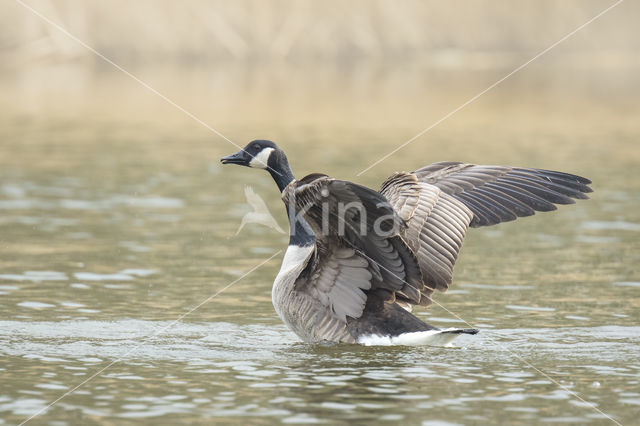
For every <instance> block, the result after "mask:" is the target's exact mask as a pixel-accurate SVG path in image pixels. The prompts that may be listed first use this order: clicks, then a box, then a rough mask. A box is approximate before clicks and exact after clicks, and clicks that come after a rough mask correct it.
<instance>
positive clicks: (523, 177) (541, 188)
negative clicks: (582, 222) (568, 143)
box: [413, 162, 592, 227]
mask: <svg viewBox="0 0 640 426" xmlns="http://www.w3.org/2000/svg"><path fill="white" fill-rule="evenodd" d="M413 174H414V175H415V176H416V177H417V178H418V180H419V181H420V182H424V183H428V184H431V185H434V186H436V187H438V188H440V189H441V190H442V191H444V192H445V193H447V194H450V195H452V196H453V197H454V198H456V199H457V200H459V201H461V202H462V203H464V204H465V205H466V206H467V207H468V208H469V209H470V210H471V211H472V212H473V220H472V221H471V224H470V226H472V227H479V226H488V225H495V224H497V223H500V222H507V221H511V220H515V219H516V218H518V217H523V216H531V215H533V214H534V213H535V212H536V211H551V210H555V209H556V206H555V205H554V204H573V203H574V202H575V201H574V199H587V198H588V197H587V196H586V195H585V193H589V192H592V190H591V188H589V186H588V185H589V184H590V183H591V181H590V180H589V179H586V178H583V177H581V176H576V175H572V174H568V173H562V172H556V171H551V170H541V169H526V168H520V167H504V166H477V165H474V164H463V163H454V162H442V163H434V164H431V165H429V166H426V167H423V168H421V169H419V170H416V171H415V172H413Z"/></svg>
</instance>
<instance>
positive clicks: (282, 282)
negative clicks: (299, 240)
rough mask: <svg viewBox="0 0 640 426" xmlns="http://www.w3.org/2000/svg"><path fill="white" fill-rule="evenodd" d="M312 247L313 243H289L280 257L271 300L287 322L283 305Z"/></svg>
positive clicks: (288, 297)
mask: <svg viewBox="0 0 640 426" xmlns="http://www.w3.org/2000/svg"><path fill="white" fill-rule="evenodd" d="M314 249H315V246H313V245H309V246H304V247H300V246H296V245H290V246H289V247H288V248H287V251H286V252H285V254H284V258H283V259H282V266H281V267H280V272H278V275H277V276H276V279H275V280H274V281H273V289H272V291H271V301H272V302H273V306H274V307H275V308H276V312H277V313H278V315H279V316H280V318H282V319H283V320H284V321H285V322H287V320H286V319H285V318H284V316H283V305H284V304H286V303H287V301H288V300H289V299H290V296H292V294H291V293H292V291H293V284H294V283H295V281H296V278H298V276H299V275H300V273H301V272H302V270H303V269H304V267H305V266H306V265H307V260H308V259H309V257H310V256H311V254H312V253H313V250H314Z"/></svg>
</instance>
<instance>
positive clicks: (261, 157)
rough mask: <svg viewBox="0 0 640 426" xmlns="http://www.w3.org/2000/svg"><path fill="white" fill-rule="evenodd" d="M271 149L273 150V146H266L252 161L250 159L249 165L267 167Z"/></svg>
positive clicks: (257, 167)
mask: <svg viewBox="0 0 640 426" xmlns="http://www.w3.org/2000/svg"><path fill="white" fill-rule="evenodd" d="M271 151H273V148H270V147H268V148H264V149H263V150H262V151H260V152H259V153H258V155H256V156H255V157H253V158H252V159H251V161H249V167H254V168H256V169H266V168H267V162H268V161H269V156H270V155H271Z"/></svg>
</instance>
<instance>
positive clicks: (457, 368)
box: [0, 95, 640, 425]
mask: <svg viewBox="0 0 640 426" xmlns="http://www.w3.org/2000/svg"><path fill="white" fill-rule="evenodd" d="M505 96H506V95H505ZM509 96H511V95H509ZM513 96H515V95H513ZM439 99H446V97H445V96H444V95H440V96H439ZM456 99H457V98H456ZM540 99H542V101H541V100H540ZM529 101H531V102H527V101H526V99H525V100H523V102H522V103H520V104H518V105H522V104H529V103H534V104H535V103H536V102H538V104H537V105H539V106H538V107H537V109H535V108H534V113H530V111H528V110H527V109H526V108H525V109H522V108H521V107H519V106H518V105H514V104H500V105H492V106H491V107H490V108H487V109H486V110H483V111H482V112H478V111H477V110H476V111H475V113H473V114H471V113H470V114H467V115H465V113H461V114H460V117H459V121H457V122H456V121H454V119H453V118H452V119H451V120H452V121H451V123H447V124H446V125H443V126H442V128H439V129H438V130H434V132H433V133H431V134H430V135H429V136H428V137H427V136H425V137H424V138H423V139H420V140H418V141H416V142H414V143H413V144H412V145H410V146H408V147H407V148H406V149H404V150H401V151H400V152H398V153H397V154H395V155H394V156H393V157H391V158H390V159H389V160H387V161H385V162H383V163H381V164H380V165H378V166H377V167H376V168H374V169H372V170H371V171H369V172H367V173H366V174H364V175H362V176H361V177H359V178H358V177H356V176H355V174H356V173H357V172H359V171H360V170H362V169H364V168H365V167H367V166H368V165H370V164H371V163H372V162H373V161H375V160H377V159H378V158H380V157H381V156H382V155H384V154H386V153H387V152H389V151H390V150H391V149H393V148H394V147H396V146H397V145H399V144H400V143H402V142H403V141H404V140H406V139H408V138H409V137H411V136H413V134H415V133H417V132H418V131H419V130H421V128H424V127H426V126H427V125H429V124H430V123H431V122H433V121H435V119H437V118H439V116H442V115H444V114H443V113H446V112H448V110H447V109H446V108H445V109H443V110H442V112H443V113H442V114H439V115H438V114H436V113H434V114H433V115H430V114H427V115H425V116H424V117H418V114H415V111H413V113H414V115H410V116H409V118H408V119H407V120H408V121H409V122H410V124H406V125H401V124H394V125H392V126H388V127H385V126H384V125H381V124H380V123H379V122H378V123H377V124H376V126H375V128H370V127H369V126H367V125H366V122H360V123H359V124H356V125H354V127H353V128H349V127H347V126H345V125H340V124H339V123H340V120H338V119H336V120H330V119H324V118H323V119H322V120H325V121H322V120H320V121H318V122H315V123H313V122H311V123H309V122H301V121H300V120H298V121H297V122H293V123H291V122H287V121H286V120H284V119H280V120H275V121H274V122H272V123H271V124H268V123H267V124H265V121H268V120H266V119H264V117H258V115H254V116H253V118H252V119H253V121H249V122H248V123H239V121H241V120H239V119H238V120H236V122H235V123H234V124H233V125H230V126H227V128H226V129H225V130H224V133H225V134H227V135H229V136H231V137H232V138H233V139H236V138H237V143H238V144H240V145H244V144H245V142H246V141H247V140H249V139H250V138H254V137H270V138H274V139H275V140H277V141H278V142H280V144H281V146H282V147H283V148H284V149H285V150H286V151H287V153H288V155H289V158H290V160H291V162H292V164H293V168H294V172H295V173H296V174H297V175H299V177H301V176H302V175H304V174H306V173H310V172H313V171H322V172H326V173H329V174H331V175H333V176H336V177H341V178H344V179H349V180H355V181H358V182H361V183H364V184H367V185H370V186H372V187H377V186H378V185H379V183H380V182H381V181H382V180H383V179H384V178H385V177H386V176H387V175H389V174H391V172H393V171H394V170H400V169H404V170H411V169H415V168H418V167H420V166H422V165H425V164H428V163H431V162H434V161H441V160H462V161H470V162H478V163H502V164H512V165H521V166H532V167H542V168H550V169H559V170H563V171H566V172H571V173H576V174H581V175H584V176H587V177H589V178H591V179H592V180H593V181H594V184H593V188H594V190H595V192H594V193H593V194H592V199H591V200H589V201H586V202H580V203H578V204H576V205H573V206H565V207H562V208H561V209H560V210H559V211H557V212H554V213H549V214H541V215H537V216H535V217H533V218H526V219H521V220H518V221H516V222H514V223H508V224H503V225H500V226H498V227H492V228H486V229H475V230H471V231H470V232H469V234H468V239H467V241H466V242H465V246H464V248H463V250H462V254H461V257H460V260H459V262H458V265H457V268H456V274H455V278H454V285H453V286H452V288H451V290H450V291H449V292H448V293H445V294H438V295H437V299H436V300H437V301H438V302H439V303H441V304H442V305H443V306H444V307H446V308H447V309H448V310H449V311H451V312H453V313H455V314H456V315H458V316H460V317H461V318H463V319H464V320H465V321H467V322H469V323H471V324H473V325H474V326H476V327H477V328H479V329H481V333H480V334H478V335H476V336H462V337H461V338H459V339H458V340H456V341H455V344H456V346H455V347H453V348H430V347H421V348H416V347H360V346H349V345H336V346H314V345H308V344H303V343H300V342H299V341H298V340H297V339H296V337H295V335H293V334H292V333H291V332H290V331H289V330H287V329H286V327H285V326H284V325H283V324H282V323H281V322H280V320H279V319H278V318H277V316H276V314H275V312H274V310H273V307H272V306H271V297H270V290H271V283H272V280H273V278H274V277H275V275H276V273H277V271H278V268H279V261H280V259H281V257H282V253H280V251H281V250H283V249H284V248H285V247H286V243H287V237H286V236H285V235H282V234H279V233H277V232H275V231H273V230H271V229H268V228H266V227H261V226H260V225H247V226H246V227H245V228H244V229H243V230H242V232H240V234H239V235H237V236H234V234H235V232H236V230H237V228H238V227H239V225H240V221H241V218H242V216H243V215H244V214H245V213H246V212H248V211H249V206H248V205H247V204H246V201H245V199H244V187H245V185H251V186H252V187H253V188H254V189H255V191H256V193H258V194H259V195H260V196H261V197H262V198H263V199H264V200H265V201H266V202H267V204H268V206H269V208H270V209H271V211H272V212H273V213H274V215H275V217H276V218H277V220H278V221H279V222H280V224H281V226H283V227H284V224H285V220H284V211H283V209H282V206H281V203H280V200H279V197H278V194H277V190H276V188H275V186H274V185H273V183H272V182H271V181H270V180H269V179H268V178H267V175H266V174H264V173H262V172H260V171H255V170H249V169H245V168H238V167H222V166H221V165H219V163H218V158H219V157H220V156H222V155H225V154H228V153H231V152H234V151H235V150H236V148H235V147H234V146H232V145H231V144H229V143H228V142H226V141H223V140H221V139H220V138H218V137H216V136H215V135H212V134H210V133H208V132H206V131H203V130H202V128H200V127H199V126H198V124H197V123H193V122H191V121H188V119H185V121H184V122H181V123H179V124H175V123H169V124H168V122H165V121H163V118H164V117H168V116H171V115H172V114H176V115H180V112H179V111H173V110H171V111H168V112H167V111H164V112H162V114H160V116H159V118H158V119H155V120H154V119H150V120H148V121H141V122H139V123H137V122H135V121H131V120H130V121H118V120H117V119H113V118H98V117H96V116H90V117H83V116H82V115H80V117H82V118H74V117H65V118H61V119H46V118H43V117H42V115H40V116H34V115H29V114H26V115H13V116H11V117H10V118H7V117H5V118H3V119H2V123H1V124H2V125H1V126H0V132H1V134H0V137H1V142H0V179H1V181H0V262H1V264H0V294H1V295H0V311H1V312H2V316H1V318H0V354H1V358H0V424H16V423H20V422H21V421H23V420H25V419H27V418H28V417H29V416H31V415H33V414H35V413H36V412H38V411H39V410H41V409H43V408H44V407H46V406H47V405H48V404H49V403H51V402H53V401H54V400H56V399H57V398H58V397H60V396H61V395H63V394H64V393H65V392H67V391H68V390H71V389H73V388H74V387H76V386H77V385H79V384H82V383H83V382H84V381H85V380H87V379H89V378H91V377H92V376H94V375H95V374H96V373H99V374H97V375H96V377H94V378H92V379H91V380H88V381H87V382H86V383H84V384H82V386H80V387H79V388H78V389H77V390H75V391H74V392H73V393H71V394H69V395H68V396H66V397H64V398H63V399H62V400H60V401H59V402H57V403H56V404H55V405H53V406H52V407H50V408H49V409H47V410H46V411H45V412H43V413H41V414H40V415H39V416H38V417H36V418H34V419H33V420H31V421H30V422H29V424H127V423H133V422H136V423H138V422H141V421H142V422H147V423H154V424H155V423H158V422H160V423H164V424H175V423H194V422H196V423H197V422H203V423H204V422H209V423H211V422H214V421H219V422H222V423H229V424H234V423H237V424H249V423H250V424H270V423H279V422H283V423H294V424H295V423H309V422H318V423H323V422H326V423H354V424H365V423H372V422H375V423H389V424H395V423H398V422H401V423H403V424H420V423H422V424H426V425H436V424H441V425H447V424H486V423H494V424H498V423H513V424H530V423H547V422H549V423H580V424H582V423H592V424H612V423H611V421H610V420H608V419H607V418H606V417H605V416H604V415H603V414H601V413H600V412H598V411H596V410H595V409H593V408H592V407H590V406H589V405H588V404H587V403H585V402H584V401H581V400H580V399H578V398H577V397H575V396H574V395H573V394H571V393H570V392H568V391H571V392H574V393H576V394H577V395H579V396H580V397H581V398H583V399H584V400H586V401H588V402H589V403H592V404H594V406H595V407H597V409H598V410H601V411H602V412H604V413H606V414H607V415H609V416H611V417H613V418H615V419H616V420H617V421H619V422H620V423H622V424H634V423H636V422H637V418H638V415H640V349H639V345H640V324H639V323H638V320H639V318H640V299H639V298H638V292H639V291H640V268H639V267H638V264H639V262H640V251H639V248H640V244H639V242H640V181H639V180H638V177H639V176H638V170H639V169H638V168H639V167H640V155H639V154H640V152H639V149H638V142H637V141H638V139H639V136H640V127H639V126H638V124H637V123H635V122H634V121H633V120H630V119H629V117H630V116H633V111H631V112H629V111H628V110H627V111H626V112H625V111H623V109H622V108H618V109H615V108H612V109H611V111H608V112H607V113H606V114H604V115H603V114H602V110H603V109H606V108H603V107H602V106H601V105H600V104H599V103H598V102H597V101H593V102H592V108H587V107H585V106H584V105H581V106H580V108H582V109H577V110H572V109H570V108H564V107H562V108H561V107H558V108H556V109H553V108H551V110H549V105H552V104H553V102H551V101H549V99H547V98H544V97H542V98H540V97H536V98H535V99H531V98H529ZM147 102H148V103H149V104H150V105H151V104H153V102H155V100H154V99H151V100H149V101H147ZM351 102H353V100H351ZM452 102H453V101H452ZM568 104H571V101H568ZM575 104H576V105H577V104H578V102H577V101H576V102H575ZM336 105H340V103H339V102H336ZM412 105H415V104H412ZM593 105H596V106H593ZM289 106H291V105H289ZM389 108H390V107H389ZM518 108H520V109H518ZM343 112H344V111H342V110H340V109H339V108H338V110H337V112H335V115H336V116H339V115H340V114H341V113H343ZM406 112H407V113H408V114H409V113H410V111H406ZM472 112H473V111H472ZM147 114H149V111H147ZM151 114H153V112H151ZM269 114H271V115H273V114H276V113H274V112H273V111H272V112H270V113H269ZM299 114H300V115H301V116H304V115H305V114H304V111H303V112H300V113H299ZM358 114H360V115H364V116H366V111H365V112H364V113H363V112H362V111H360V112H359V113H358ZM510 114H511V115H510ZM276 115H277V114H276ZM347 115H348V114H347ZM636 116H637V115H636ZM514 117H515V118H514ZM418 118H420V120H418ZM505 118H506V119H505ZM348 119H349V117H347V118H345V119H344V120H345V121H348ZM455 119H456V120H457V119H458V118H457V117H456V118H455ZM261 120H263V121H261ZM393 121H394V123H399V122H401V121H402V120H401V119H400V118H399V113H396V114H395V115H394V118H393ZM419 122H421V123H422V127H420V125H418V124H417V123H419ZM274 123H275V124H274ZM327 123H332V125H327ZM336 123H338V124H336ZM558 123H560V124H558ZM285 229H286V228H285ZM274 254H276V256H275V257H274V258H273V259H272V260H271V261H269V262H267V263H265V264H264V265H263V266H260V267H259V268H257V269H256V270H255V271H253V272H251V273H250V274H248V275H247V276H245V277H242V276H243V275H244V274H245V273H246V272H248V271H250V270H251V269H252V268H254V267H255V266H256V265H258V264H260V263H261V262H263V261H264V260H266V259H268V258H269V257H270V256H272V255H274ZM240 277H242V278H241V279H239V280H238V278H240ZM234 280H238V281H237V282H235V283H234V284H233V285H232V286H231V287H229V288H228V289H226V290H224V291H223V292H222V293H219V294H218V295H217V296H215V297H213V298H211V299H209V298H210V297H211V296H213V295H214V294H216V293H217V292H219V291H220V290H221V289H223V288H224V287H225V286H227V285H228V284H230V283H231V282H233V281H234ZM208 299H209V300H208ZM207 300H208V301H207ZM205 301H206V303H204V304H202V305H201V306H199V307H198V305H199V304H201V303H202V302H205ZM196 307H197V309H195V310H193V311H190V310H191V309H193V308H196ZM186 313H188V315H186V316H184V317H182V318H181V319H180V321H177V322H176V321H175V320H176V319H178V318H180V317H181V316H182V315H183V314H186ZM417 314H418V315H419V316H420V317H421V318H423V319H425V320H426V321H428V322H430V323H433V324H435V325H437V326H440V327H449V326H462V325H464V324H463V323H462V322H461V321H460V320H459V319H458V318H456V317H455V316H453V315H451V314H450V313H449V312H447V311H446V310H444V309H443V308H441V307H439V306H433V307H431V308H429V309H423V310H419V311H418V313H417ZM105 367H108V368H106V369H105V370H104V371H102V369H104V368H105Z"/></svg>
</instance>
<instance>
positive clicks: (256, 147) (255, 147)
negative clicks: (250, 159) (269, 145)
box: [253, 144, 260, 152]
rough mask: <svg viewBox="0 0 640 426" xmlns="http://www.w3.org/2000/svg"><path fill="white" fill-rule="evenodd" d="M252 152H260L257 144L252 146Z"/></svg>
mask: <svg viewBox="0 0 640 426" xmlns="http://www.w3.org/2000/svg"><path fill="white" fill-rule="evenodd" d="M253 150H254V151H256V152H258V151H260V147H259V146H258V144H255V145H253Z"/></svg>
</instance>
